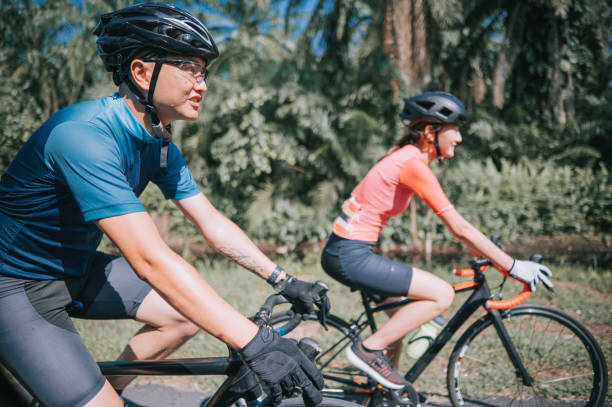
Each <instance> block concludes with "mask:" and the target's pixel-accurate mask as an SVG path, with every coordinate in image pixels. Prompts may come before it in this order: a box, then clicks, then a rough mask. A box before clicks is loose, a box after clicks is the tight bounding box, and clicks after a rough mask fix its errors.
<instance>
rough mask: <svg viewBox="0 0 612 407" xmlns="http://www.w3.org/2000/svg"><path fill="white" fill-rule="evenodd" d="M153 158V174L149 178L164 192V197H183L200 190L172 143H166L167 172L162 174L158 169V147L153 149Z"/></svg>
mask: <svg viewBox="0 0 612 407" xmlns="http://www.w3.org/2000/svg"><path fill="white" fill-rule="evenodd" d="M155 151H156V159H155V160H154V165H155V168H156V170H155V175H154V176H153V177H152V178H151V181H153V182H154V183H155V184H156V185H157V186H158V187H159V189H160V190H161V191H162V193H163V194H164V197H165V198H166V199H184V198H189V197H191V196H194V195H196V194H198V193H199V192H200V187H199V186H198V184H196V182H195V180H194V179H193V176H192V175H191V171H189V168H187V164H186V163H185V160H184V159H183V156H182V155H181V152H180V151H179V149H178V147H177V146H176V145H175V144H174V143H170V144H169V145H168V172H167V173H166V174H164V173H163V172H162V171H161V169H159V155H158V151H159V149H155Z"/></svg>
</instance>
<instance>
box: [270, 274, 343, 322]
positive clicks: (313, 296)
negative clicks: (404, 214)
mask: <svg viewBox="0 0 612 407" xmlns="http://www.w3.org/2000/svg"><path fill="white" fill-rule="evenodd" d="M274 288H275V289H276V291H277V292H278V293H279V294H282V295H283V297H285V298H287V300H288V301H289V302H290V303H291V304H292V305H293V306H294V307H295V312H297V313H298V314H302V315H308V314H314V313H315V308H314V305H316V306H317V307H318V308H319V311H318V317H319V321H321V324H323V326H325V320H326V317H327V314H328V313H329V310H330V308H331V304H330V302H329V298H328V297H327V289H328V288H327V285H326V284H325V283H323V282H321V281H317V282H315V283H309V282H307V281H302V280H298V279H297V278H295V277H292V276H290V275H289V274H287V277H286V278H285V279H283V280H281V281H279V282H278V283H276V284H275V285H274Z"/></svg>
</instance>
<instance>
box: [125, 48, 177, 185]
mask: <svg viewBox="0 0 612 407" xmlns="http://www.w3.org/2000/svg"><path fill="white" fill-rule="evenodd" d="M162 65H163V59H162V58H158V59H157V60H156V61H155V67H154V68H153V76H152V77H151V85H150V86H149V92H148V94H147V98H146V99H145V98H144V97H143V96H142V93H141V92H140V89H138V87H136V85H135V84H134V82H133V81H132V80H131V78H129V79H128V80H127V84H128V87H129V88H130V90H131V91H132V92H133V93H134V94H135V95H136V97H137V98H138V102H139V103H140V104H142V105H143V106H144V107H145V113H147V114H148V115H149V116H150V117H151V128H152V129H153V135H154V137H157V138H159V139H161V140H162V146H161V150H160V152H159V167H160V169H161V170H162V172H163V173H164V174H167V173H168V145H169V144H170V142H171V141H172V128H171V127H170V125H168V126H164V125H163V124H162V122H161V120H159V117H158V116H157V111H156V110H155V106H153V92H155V85H156V83H157V78H158V77H159V72H160V71H161V67H162Z"/></svg>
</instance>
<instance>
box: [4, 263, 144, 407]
mask: <svg viewBox="0 0 612 407" xmlns="http://www.w3.org/2000/svg"><path fill="white" fill-rule="evenodd" d="M150 291H151V287H150V286H149V285H148V284H146V283H145V282H144V281H142V280H140V279H139V278H138V276H136V273H134V271H133V270H132V268H131V267H130V266H129V265H128V264H127V262H126V261H125V259H123V258H121V257H116V256H111V255H108V254H104V253H96V255H95V256H93V257H92V259H91V260H90V262H89V264H88V267H87V273H86V274H85V276H83V277H80V278H70V279H65V280H29V279H19V278H13V277H8V276H3V275H0V363H2V364H3V365H4V366H5V367H6V368H8V369H9V370H10V371H11V372H12V373H13V374H14V375H15V377H17V378H18V379H19V380H20V382H21V383H22V384H24V385H25V386H26V387H27V388H28V390H29V391H30V392H31V393H32V394H34V395H35V396H36V397H37V398H38V399H39V401H41V402H42V404H43V405H46V406H58V407H59V406H67V407H68V406H70V407H73V406H83V405H85V404H86V403H87V402H89V401H90V400H91V399H92V398H93V397H94V396H95V395H96V394H97V393H98V392H99V391H100V389H101V388H102V386H103V385H104V381H105V378H104V376H102V373H101V372H100V369H99V368H98V365H97V364H96V362H95V360H94V359H93V357H92V356H91V354H90V353H89V351H88V350H87V348H86V347H85V344H84V343H83V341H82V339H81V336H80V335H79V333H78V332H77V330H76V328H75V326H74V324H73V323H72V320H71V317H77V318H86V319H126V318H132V319H133V318H135V316H136V311H137V310H138V307H139V306H140V304H141V303H142V301H143V300H144V298H145V297H146V295H147V294H148V293H149V292H150Z"/></svg>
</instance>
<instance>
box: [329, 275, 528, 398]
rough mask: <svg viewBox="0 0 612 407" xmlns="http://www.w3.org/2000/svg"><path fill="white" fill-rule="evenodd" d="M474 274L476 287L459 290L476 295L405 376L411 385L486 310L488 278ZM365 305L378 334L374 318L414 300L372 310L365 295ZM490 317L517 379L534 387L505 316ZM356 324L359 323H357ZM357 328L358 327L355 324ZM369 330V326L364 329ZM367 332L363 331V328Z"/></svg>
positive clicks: (344, 380)
mask: <svg viewBox="0 0 612 407" xmlns="http://www.w3.org/2000/svg"><path fill="white" fill-rule="evenodd" d="M474 271H475V274H474V282H475V285H474V286H472V287H467V288H463V289H459V290H457V291H456V292H462V291H467V290H473V292H472V294H471V295H470V296H469V298H468V299H467V300H466V301H465V302H464V303H463V304H462V305H461V307H460V308H459V310H457V312H456V313H455V315H453V317H452V318H451V320H450V321H449V322H448V323H447V324H446V326H445V327H444V328H443V329H442V330H441V331H440V333H439V334H438V336H436V338H435V339H434V341H433V342H432V344H431V345H430V346H429V347H428V348H427V350H426V351H425V353H423V355H421V357H420V358H419V359H417V360H416V361H415V363H414V364H413V365H412V367H411V368H410V370H409V371H408V372H407V373H406V374H405V375H404V377H405V378H406V380H408V381H409V382H410V383H414V382H415V381H416V379H417V378H418V377H419V376H420V375H421V373H423V371H424V370H425V369H426V368H427V366H429V364H430V363H431V361H432V360H433V359H434V358H435V357H436V356H437V355H438V353H439V352H440V351H441V350H442V348H443V347H444V345H446V343H447V342H448V341H449V340H450V338H451V337H452V336H453V335H454V334H455V333H456V332H457V331H458V330H459V328H461V326H462V325H463V324H464V323H465V322H466V321H467V320H468V318H469V317H470V316H471V315H472V314H474V313H475V312H476V310H477V309H478V308H480V307H481V306H485V304H486V302H487V301H488V300H490V299H491V291H490V290H489V286H488V284H487V283H486V278H485V276H484V274H483V273H482V272H481V271H480V270H478V269H477V268H475V270H474ZM361 296H362V302H363V305H364V307H365V314H366V317H367V320H368V325H369V326H370V327H371V329H372V332H376V323H375V321H374V314H375V313H377V312H379V311H384V310H386V309H390V308H395V307H398V306H401V305H404V304H406V303H408V302H410V301H412V300H410V299H405V300H401V301H397V302H393V303H389V304H384V305H380V306H377V307H374V308H372V307H371V306H370V299H369V298H368V296H367V294H365V293H364V292H363V291H361ZM487 311H488V312H489V314H491V316H492V318H493V325H494V327H495V330H496V332H497V334H498V335H499V337H500V339H501V341H502V344H503V345H504V348H505V349H506V352H507V353H508V356H509V357H510V360H511V361H512V364H513V365H514V367H515V369H516V373H517V375H519V377H521V378H522V380H523V383H524V384H525V385H527V386H530V385H532V384H533V379H532V378H531V376H530V375H529V373H528V372H527V369H526V368H525V365H524V364H523V362H522V361H521V359H520V357H519V355H518V353H517V351H516V348H515V347H514V344H513V343H512V341H511V339H510V336H509V335H508V331H507V330H506V327H505V326H504V324H503V321H502V314H501V312H500V311H499V310H497V309H488V310H487ZM353 322H355V321H353ZM355 325H357V323H356V322H355ZM364 327H365V326H364ZM362 329H363V328H362ZM325 378H327V379H330V380H334V381H337V382H340V383H346V384H350V385H352V386H355V385H356V384H355V383H354V382H352V381H350V380H347V379H344V378H341V377H337V376H334V375H329V374H326V375H325ZM357 386H358V387H365V385H359V384H357Z"/></svg>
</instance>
